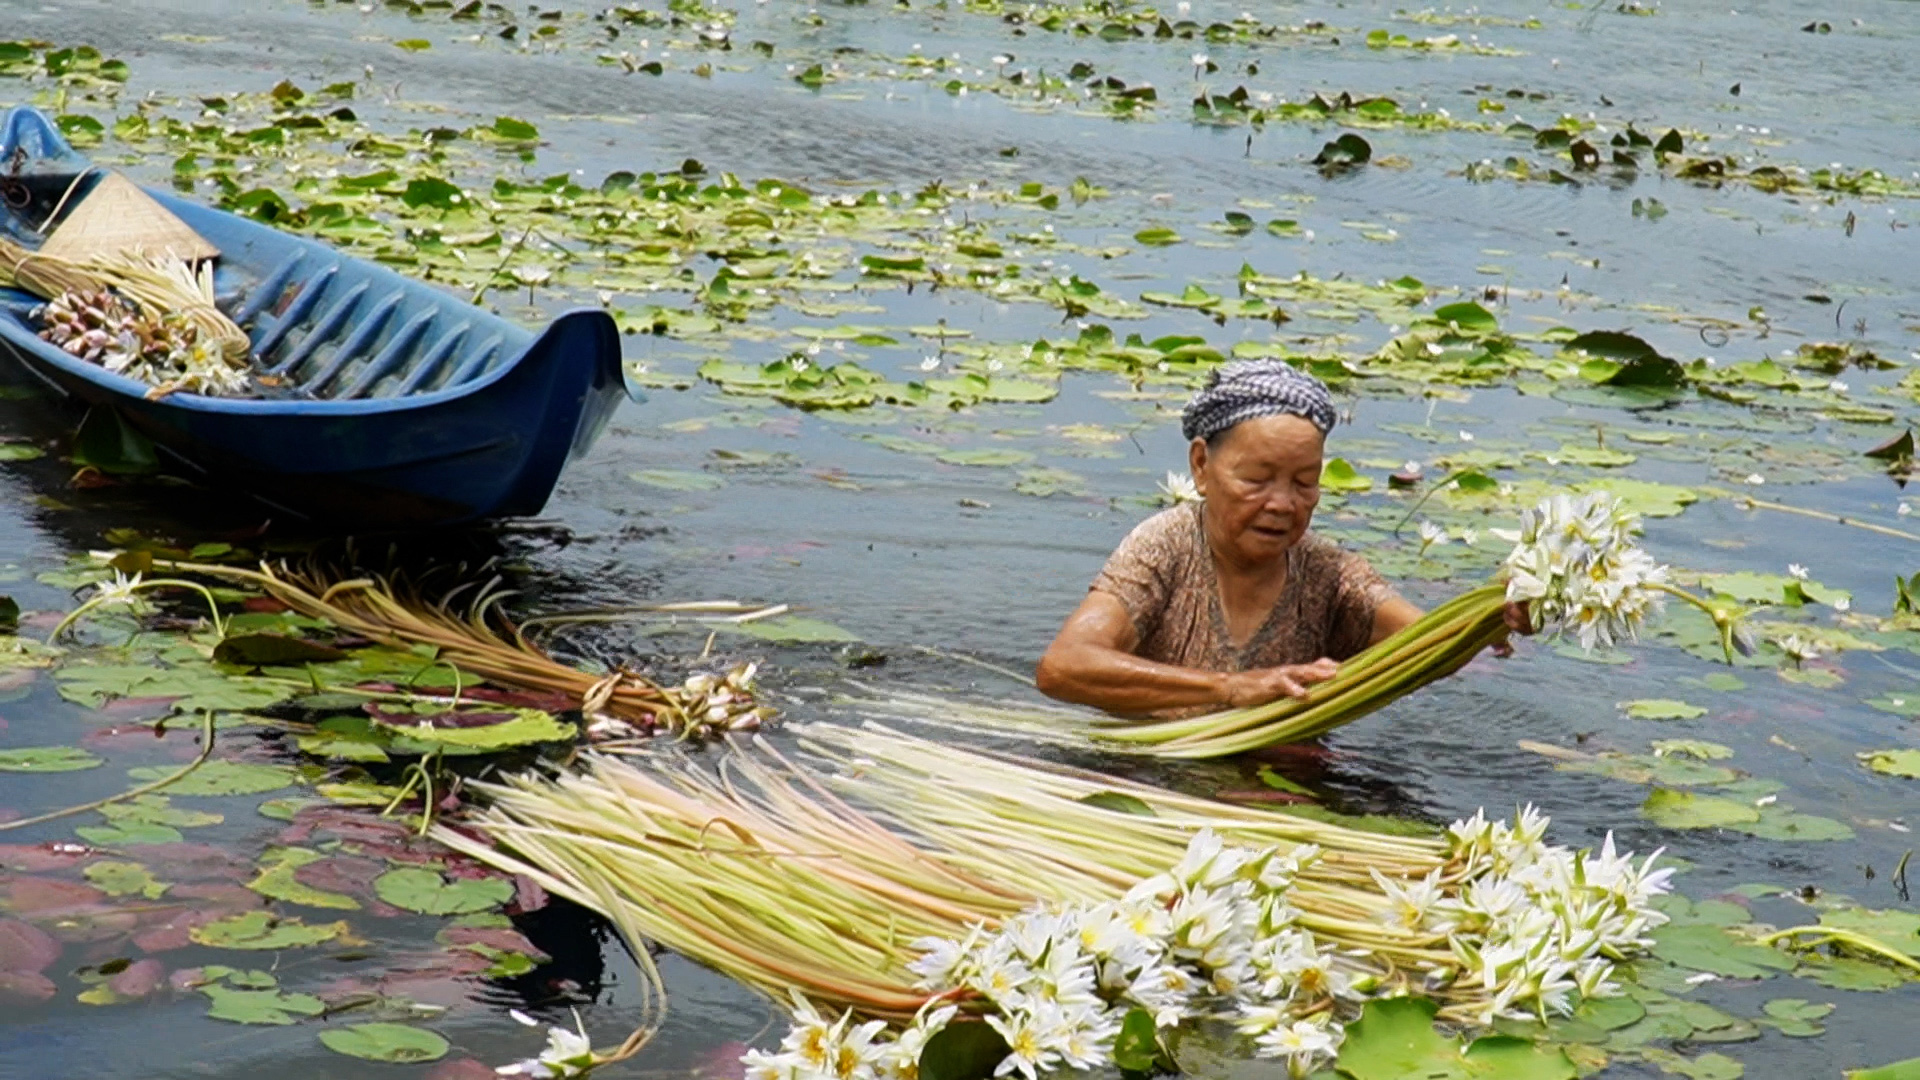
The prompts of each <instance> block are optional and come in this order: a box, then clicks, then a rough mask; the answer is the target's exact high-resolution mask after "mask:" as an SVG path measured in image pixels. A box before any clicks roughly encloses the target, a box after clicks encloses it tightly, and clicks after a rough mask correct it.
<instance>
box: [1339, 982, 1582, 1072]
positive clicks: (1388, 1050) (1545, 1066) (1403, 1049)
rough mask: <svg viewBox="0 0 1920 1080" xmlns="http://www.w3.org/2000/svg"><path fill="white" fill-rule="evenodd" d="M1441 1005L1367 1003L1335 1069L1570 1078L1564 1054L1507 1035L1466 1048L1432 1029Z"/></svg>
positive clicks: (1351, 1027)
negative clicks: (1435, 1014) (1434, 1018)
mask: <svg viewBox="0 0 1920 1080" xmlns="http://www.w3.org/2000/svg"><path fill="white" fill-rule="evenodd" d="M1436 1011H1438V1006H1437V1005H1436V1004H1435V1003H1434V1002H1432V1001H1429V1000H1426V999H1424V998H1387V999H1383V1000H1378V1001H1369V1002H1367V1004H1366V1007H1365V1009H1364V1010H1362V1012H1361V1014H1360V1019H1358V1020H1356V1021H1354V1022H1353V1023H1352V1024H1350V1025H1348V1027H1347V1037H1346V1041H1345V1042H1343V1043H1342V1044H1341V1046H1340V1057H1339V1059H1338V1061H1337V1062H1336V1066H1337V1067H1338V1068H1339V1070H1340V1072H1341V1073H1342V1074H1344V1075H1346V1076H1349V1077H1352V1078H1353V1080H1406V1078H1408V1077H1420V1078H1421V1080H1572V1078H1573V1077H1574V1076H1575V1074H1576V1070H1575V1069H1574V1066H1573V1062H1572V1061H1571V1060H1569V1059H1568V1058H1567V1055H1566V1053H1565V1052H1564V1051H1562V1050H1558V1049H1547V1048H1543V1047H1539V1046H1535V1045H1534V1044H1532V1043H1530V1042H1528V1041H1526V1040H1525V1039H1516V1038H1512V1037H1510V1036H1506V1035H1489V1036H1486V1037H1485V1038H1481V1039H1476V1040H1474V1042H1473V1043H1472V1045H1470V1046H1466V1047H1464V1048H1463V1047H1462V1046H1461V1044H1460V1040H1458V1039H1456V1038H1450V1037H1448V1036H1444V1035H1441V1034H1440V1033H1439V1032H1438V1031H1435V1030H1434V1027H1433V1016H1434V1013H1435V1012H1436Z"/></svg>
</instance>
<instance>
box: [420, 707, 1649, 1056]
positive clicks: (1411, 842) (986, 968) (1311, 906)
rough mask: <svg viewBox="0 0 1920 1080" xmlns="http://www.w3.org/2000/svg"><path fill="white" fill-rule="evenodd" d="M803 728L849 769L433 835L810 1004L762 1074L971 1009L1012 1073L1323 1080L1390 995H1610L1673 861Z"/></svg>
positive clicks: (651, 756) (1493, 1006) (496, 817)
mask: <svg viewBox="0 0 1920 1080" xmlns="http://www.w3.org/2000/svg"><path fill="white" fill-rule="evenodd" d="M802 736H803V739H804V740H805V742H806V743H807V744H808V747H809V749H810V750H812V751H813V752H815V753H816V754H818V755H819V757H820V758H821V759H822V760H824V761H826V762H829V763H831V765H832V768H831V769H830V770H828V771H826V772H822V771H821V770H819V769H816V768H813V767H810V766H803V765H801V764H796V763H795V762H793V761H790V760H788V759H786V758H784V757H782V756H780V755H779V754H777V753H776V752H774V751H773V750H771V749H770V748H766V747H759V748H756V749H751V750H749V749H747V748H744V747H741V748H738V749H737V750H736V752H735V753H733V754H731V755H729V756H728V758H727V759H725V760H724V762H722V763H720V764H717V765H716V764H714V763H711V762H704V761H700V760H696V759H693V758H689V757H685V756H683V755H680V754H677V753H661V752H658V751H652V750H649V751H642V752H640V753H639V754H638V755H637V756H635V757H634V758H632V759H631V760H623V759H618V758H613V757H609V756H606V755H602V754H590V755H587V756H585V757H584V758H582V759H581V761H580V764H579V767H578V768H576V769H571V770H568V771H567V772H564V773H562V774H560V775H557V776H554V777H551V778H545V777H536V776H519V777H513V778H509V779H508V780H507V781H506V782H505V783H503V784H481V785H478V789H479V790H482V791H484V793H485V794H486V795H487V796H488V798H487V801H486V804H485V806H484V808H482V809H480V810H479V811H477V813H476V814H475V816H474V817H473V818H472V819H470V820H469V821H468V822H466V823H465V824H466V825H467V826H470V827H471V828H472V829H473V830H476V831H477V833H478V834H479V835H481V836H485V837H486V838H487V842H483V841H481V840H479V839H476V836H475V834H474V833H472V832H468V831H466V829H464V828H463V829H461V830H454V829H444V828H443V829H440V830H438V831H437V833H436V835H438V836H439V837H440V839H441V840H442V841H443V842H445V843H447V844H448V845H449V846H452V847H454V848H455V849H456V850H460V851H463V852H466V853H468V854H470V855H473V856H475V857H476V858H479V859H481V860H483V861H486V862H489V863H491V864H493V865H494V866H496V867H498V868H500V869H503V870H508V871H510V872H514V873H524V874H528V875H530V876H532V877H533V878H534V879H535V880H537V881H539V882H540V883H541V884H542V885H543V886H544V887H546V888H547V889H549V890H551V891H553V892H556V893H559V894H561V895H563V896H567V897H569V898H570V899H573V900H575V901H577V902H579V903H581V904H584V905H586V906H588V907H591V908H594V909H595V910H598V911H600V912H601V913H602V914H603V915H605V916H607V917H608V918H609V919H610V920H611V921H612V922H613V923H614V924H615V925H616V926H617V927H619V928H620V930H621V932H622V933H623V934H624V935H626V937H627V938H628V942H629V944H630V945H631V946H632V947H633V948H634V951H635V955H636V956H643V957H644V956H647V955H648V953H647V951H646V949H645V948H644V946H645V944H646V943H647V942H649V941H651V942H659V943H661V944H664V945H667V946H669V947H671V948H673V949H675V950H676V951H678V952H680V953H682V954H683V955H685V956H687V957H689V958H691V959H694V960H697V961H699V962H702V963H705V964H707V965H708V966H710V967H712V968H714V969H716V970H718V971H721V972H723V973H725V974H728V975H730V976H732V977H734V978H737V979H739V980H741V981H743V982H745V983H747V984H748V985H750V986H755V987H758V988H760V989H761V990H763V991H764V992H766V993H767V994H769V995H770V996H771V997H773V998H774V999H775V1000H776V1001H780V1002H781V1003H782V1004H786V1003H787V1002H788V1001H789V1000H790V1001H791V1008H792V1010H793V1014H794V1017H795V1023H794V1026H793V1028H792V1030H791V1031H790V1032H789V1033H788V1034H787V1036H786V1037H785V1039H783V1040H782V1042H781V1044H780V1046H779V1048H778V1049H777V1050H774V1051H771V1052H754V1053H750V1054H749V1055H748V1056H747V1058H746V1064H747V1066H748V1075H749V1076H751V1077H758V1078H764V1080H827V1078H832V1077H847V1076H870V1077H874V1078H876V1080H878V1078H900V1080H905V1078H909V1077H913V1076H915V1075H917V1074H918V1071H919V1070H923V1069H930V1068H931V1066H930V1064H929V1060H928V1058H927V1055H932V1054H938V1053H942V1052H943V1051H942V1050H940V1049H939V1048H938V1046H937V1044H936V1040H937V1039H939V1038H940V1037H941V1033H942V1032H943V1031H946V1030H949V1029H951V1028H952V1027H954V1026H956V1025H964V1026H967V1027H968V1028H969V1032H968V1033H967V1034H966V1037H965V1038H964V1039H963V1040H961V1041H964V1042H967V1043H969V1044H971V1045H973V1046H975V1047H978V1046H979V1045H980V1040H981V1039H982V1038H987V1040H988V1043H989V1046H990V1047H997V1048H996V1049H994V1053H995V1054H997V1055H999V1056H1000V1057H1002V1058H1003V1060H1001V1061H999V1063H998V1074H999V1075H1008V1074H1012V1073H1018V1074H1020V1075H1022V1076H1025V1077H1035V1076H1037V1074H1038V1073H1040V1072H1043V1071H1049V1070H1053V1069H1059V1068H1076V1069H1100V1068H1110V1067H1113V1066H1116V1065H1117V1066H1119V1067H1121V1068H1124V1069H1134V1070H1143V1069H1147V1068H1150V1067H1151V1063H1152V1058H1153V1057H1154V1056H1155V1054H1156V1053H1157V1050H1156V1047H1157V1045H1158V1038H1159V1034H1160V1033H1161V1032H1163V1031H1165V1030H1167V1029H1169V1028H1172V1027H1176V1026H1180V1025H1185V1024H1190V1023H1195V1022H1200V1021H1207V1020H1212V1021H1220V1020H1225V1021H1228V1022H1231V1023H1232V1024H1234V1025H1236V1026H1238V1028H1239V1029H1240V1030H1241V1032H1242V1033H1243V1034H1244V1035H1245V1036H1246V1037H1247V1038H1248V1039H1249V1040H1250V1044H1251V1049H1252V1050H1253V1052H1255V1053H1257V1054H1259V1055H1262V1056H1266V1057H1270V1058H1277V1059H1281V1060H1283V1061H1284V1062H1285V1063H1286V1065H1287V1066H1288V1068H1289V1070H1290V1071H1291V1072H1292V1073H1293V1074H1294V1075H1295V1076H1304V1075H1306V1074H1308V1073H1310V1072H1312V1071H1313V1070H1314V1069H1315V1068H1318V1067H1319V1066H1321V1065H1324V1064H1325V1063H1326V1062H1327V1061H1328V1060H1329V1059H1330V1058H1331V1057H1332V1056H1333V1055H1334V1053H1335V1052H1336V1051H1337V1049H1338V1047H1339V1045H1340V1042H1341V1039H1342V1037H1343V1025H1344V1024H1345V1023H1347V1022H1348V1021H1350V1020H1352V1019H1353V1018H1355V1017H1357V1016H1358V1015H1359V1013H1360V1011H1361V1009H1362V1008H1363V1007H1364V1006H1365V1004H1366V1002H1368V1001H1370V1000H1373V999H1376V998H1385V997H1396V996H1407V995H1412V996H1419V997H1425V998H1428V999H1431V1000H1432V1001H1433V1002H1434V1003H1435V1006H1436V1007H1437V1009H1438V1013H1439V1015H1440V1016H1441V1017H1442V1018H1443V1019H1446V1020H1448V1021H1450V1022H1453V1023H1456V1024H1461V1025H1468V1026H1483V1025H1487V1024H1490V1023H1492V1022H1493V1021H1494V1020H1496V1019H1499V1018H1503V1017H1512V1018H1541V1017H1547V1016H1554V1015H1565V1014H1567V1013H1570V1012H1571V1011H1572V1010H1573V1009H1574V1008H1576V1007H1577V1006H1578V1004H1579V1003H1580V1002H1581V1001H1583V1000H1586V999H1591V998H1597V997H1604V996H1609V995H1611V994H1614V993H1617V992H1618V987H1617V985H1616V983H1615V979H1614V975H1615V971H1614V964H1615V963H1616V962H1618V961H1620V960H1623V959H1627V958H1629V957H1632V956H1634V955H1636V954H1638V953H1639V952H1641V951H1642V950H1644V949H1645V948H1646V947H1647V945H1648V937H1647V935H1648V934H1649V933H1650V932H1651V931H1652V930H1653V929H1654V928H1655V927H1658V926H1659V925H1661V924H1662V923H1663V922H1665V917H1664V916H1663V915H1661V914H1660V913H1659V912H1658V911H1656V910H1654V909H1653V907H1652V904H1653V901H1654V900H1655V898H1657V897H1658V896H1659V895H1661V894H1662V893H1664V892H1665V891H1666V889H1667V877H1668V875H1669V873H1670V871H1667V870H1664V869H1654V868H1653V859H1652V858H1648V859H1644V860H1637V859H1634V858H1633V857H1631V856H1628V855H1622V854H1619V853H1617V852H1616V851H1615V849H1614V846H1613V842H1612V838H1611V837H1609V838H1607V840H1606V841H1605V842H1604V843H1603V844H1602V845H1601V847H1600V849H1599V850H1598V851H1573V850H1570V849H1567V848H1564V847H1559V846H1555V845H1551V844H1549V843H1547V842H1546V840H1545V834H1546V829H1547V819H1546V818H1545V817H1543V816H1541V815H1540V814H1538V813H1536V812H1534V811H1533V810H1532V809H1531V808H1527V809H1525V810H1522V811H1521V812H1520V813H1519V814H1517V815H1516V816H1515V817H1514V819H1513V820H1512V821H1511V823H1508V822H1502V821H1489V820H1488V819H1487V818H1485V817H1484V816H1481V815H1476V816H1474V817H1472V818H1469V819H1467V820H1464V821H1460V822H1456V823H1455V824H1454V826H1453V827H1452V828H1451V829H1450V830H1448V831H1447V833H1446V834H1445V835H1444V836H1442V837H1440V838H1437V839H1430V838H1427V837H1407V836H1383V835H1379V834H1374V833H1365V832H1359V831H1356V830H1353V829H1350V828H1346V827H1343V826H1340V825H1335V824H1328V823H1323V822H1317V821H1311V820H1307V819H1302V818H1297V817H1291V816H1288V815H1284V814H1275V813H1270V812H1266V811H1259V810H1252V809H1247V808H1237V807H1232V806H1226V805H1222V804H1218V803H1212V802H1209V801H1208V800H1204V799H1197V798H1193V797H1190V796H1183V795H1179V794H1177V793H1174V792H1169V791H1163V790H1160V789H1156V788H1152V787H1149V786H1146V785H1141V784H1134V783H1129V782H1126V781H1120V780H1114V779H1111V778H1106V777H1099V776H1095V775H1093V774H1088V773H1084V772H1079V771H1076V770H1070V769H1065V768H1062V767H1058V766H1052V765H1048V764H1046V763H1042V762H1036V761H1027V760H1024V759H1019V758H1015V757H1011V756H1007V755H987V754H981V753H977V752H973V751H969V750H966V749H964V748H960V747H954V746H948V745H941V744H934V743H929V742H926V741H924V740H919V739H914V738H912V737H909V736H904V735H899V734H895V733H891V732H886V731H876V730H860V729H851V728H844V727H837V726H832V725H814V726H811V727H808V728H806V729H803V731H802ZM1089 796H1103V797H1104V800H1105V801H1099V800H1093V799H1090V798H1089ZM1121 804H1124V805H1121ZM968 807H971V808H972V812H971V813H968V812H966V808H968ZM957 810H958V811H960V812H958V813H956V811H957ZM496 845H497V846H496ZM1368 864H1371V865H1370V866H1369V868H1368V869H1365V870H1361V869H1360V868H1361V867H1362V866H1367V865H1368ZM987 1032H991V1035H990V1036H988V1035H986V1034H985V1033H987ZM994 1039H997V1040H998V1042H997V1043H994V1042H993V1040H994ZM1143 1052H1144V1054H1145V1056H1146V1059H1147V1060H1146V1061H1142V1060H1141V1054H1142V1053H1143Z"/></svg>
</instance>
